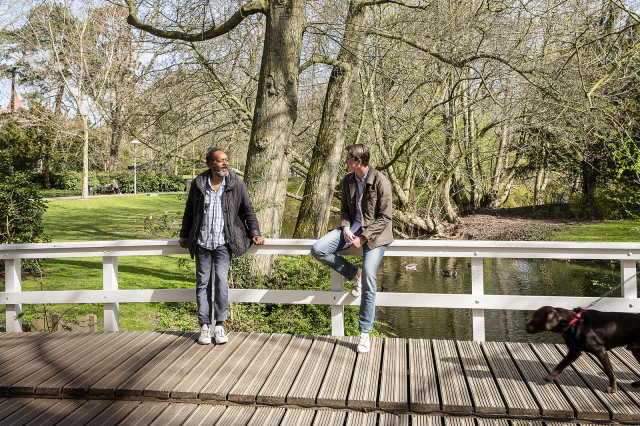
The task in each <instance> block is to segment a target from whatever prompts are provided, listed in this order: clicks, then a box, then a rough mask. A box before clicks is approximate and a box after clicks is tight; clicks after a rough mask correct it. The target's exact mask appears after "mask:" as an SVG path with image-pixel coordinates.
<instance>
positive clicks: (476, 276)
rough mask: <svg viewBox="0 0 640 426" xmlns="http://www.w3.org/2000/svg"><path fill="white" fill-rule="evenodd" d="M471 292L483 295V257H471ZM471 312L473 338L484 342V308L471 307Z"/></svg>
mask: <svg viewBox="0 0 640 426" xmlns="http://www.w3.org/2000/svg"><path fill="white" fill-rule="evenodd" d="M471 294H473V295H475V296H482V295H484V259H471ZM471 311H472V314H473V340H474V341H475V342H484V340H485V327H484V309H472V310H471Z"/></svg>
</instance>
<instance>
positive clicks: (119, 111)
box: [109, 91, 124, 171]
mask: <svg viewBox="0 0 640 426" xmlns="http://www.w3.org/2000/svg"><path fill="white" fill-rule="evenodd" d="M118 101H119V99H118V94H117V91H116V105H115V108H114V110H113V111H112V114H113V116H112V117H111V142H110V143H109V170H110V171H114V170H116V168H117V167H118V158H119V157H120V145H121V143H122V137H123V135H124V129H123V123H124V117H123V112H124V107H123V106H122V102H118Z"/></svg>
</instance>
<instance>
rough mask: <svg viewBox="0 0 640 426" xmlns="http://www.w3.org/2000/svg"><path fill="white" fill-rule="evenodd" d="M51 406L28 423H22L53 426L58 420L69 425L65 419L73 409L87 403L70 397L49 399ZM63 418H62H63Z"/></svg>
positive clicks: (31, 425) (79, 408)
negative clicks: (69, 398)
mask: <svg viewBox="0 0 640 426" xmlns="http://www.w3.org/2000/svg"><path fill="white" fill-rule="evenodd" d="M49 401H50V402H51V404H52V405H51V406H50V407H49V408H48V409H47V410H46V411H43V412H42V413H40V415H39V416H37V417H35V418H33V419H32V420H31V421H29V422H28V423H24V425H25V426H53V425H55V424H58V423H59V422H63V423H64V424H67V425H70V424H71V423H70V422H69V421H67V420H66V417H67V416H69V415H70V414H71V413H73V412H74V411H79V410H82V406H83V405H85V404H86V403H88V402H87V401H84V400H79V399H71V400H55V399H51V400H49ZM63 419H64V420H63Z"/></svg>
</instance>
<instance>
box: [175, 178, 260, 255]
mask: <svg viewBox="0 0 640 426" xmlns="http://www.w3.org/2000/svg"><path fill="white" fill-rule="evenodd" d="M210 176H211V171H210V170H207V171H205V172H202V173H200V174H199V175H198V177H196V178H195V180H194V181H193V182H192V184H191V189H190V190H189V196H188V197H187V205H186V206H185V208H184V216H183V217H182V228H181V229H180V238H188V239H189V242H188V246H189V253H190V254H191V258H193V257H194V255H195V252H196V246H197V244H198V237H199V236H200V228H201V227H202V219H203V217H204V198H205V195H206V193H207V180H209V179H210ZM222 214H223V217H224V235H225V237H226V239H227V242H228V243H229V245H230V246H231V251H232V253H233V254H235V255H236V256H240V255H242V254H244V253H246V251H247V250H248V249H249V247H251V244H252V241H251V238H253V237H255V236H256V235H260V226H259V225H258V219H257V218H256V213H255V211H254V210H253V205H252V204H251V199H250V198H249V192H248V191H247V187H246V185H245V184H244V182H243V181H242V180H241V179H240V178H238V175H237V174H235V173H234V172H232V171H231V170H229V175H228V176H227V177H226V182H225V187H224V193H223V194H222Z"/></svg>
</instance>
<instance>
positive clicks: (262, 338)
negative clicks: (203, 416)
mask: <svg viewBox="0 0 640 426" xmlns="http://www.w3.org/2000/svg"><path fill="white" fill-rule="evenodd" d="M268 339H269V335H268V334H264V333H251V334H249V335H248V336H247V338H246V339H244V341H243V342H242V349H241V350H237V351H235V352H234V353H233V355H232V356H230V357H228V358H227V359H226V360H223V361H224V362H223V363H222V365H220V366H218V367H217V368H215V370H214V371H215V373H214V374H213V376H211V378H210V379H209V381H208V382H207V383H206V384H205V385H204V387H203V388H202V390H200V395H199V398H200V399H201V400H207V399H215V400H225V399H227V394H228V393H229V391H230V390H231V389H232V388H233V386H234V385H235V384H236V383H237V382H238V379H239V378H240V376H242V374H243V373H244V372H245V371H246V370H247V367H248V366H249V364H250V363H251V361H253V360H254V358H255V356H256V354H257V353H258V352H259V351H260V349H262V347H263V346H264V344H265V342H266V341H267V340H268Z"/></svg>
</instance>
